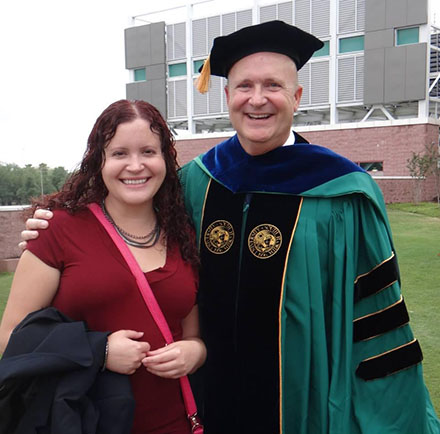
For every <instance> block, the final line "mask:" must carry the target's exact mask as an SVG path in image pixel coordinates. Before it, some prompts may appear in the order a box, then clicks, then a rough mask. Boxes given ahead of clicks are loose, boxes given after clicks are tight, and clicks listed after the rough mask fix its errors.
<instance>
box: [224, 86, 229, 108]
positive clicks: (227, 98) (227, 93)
mask: <svg viewBox="0 0 440 434" xmlns="http://www.w3.org/2000/svg"><path fill="white" fill-rule="evenodd" d="M225 95H226V103H227V104H229V87H228V85H226V86H225Z"/></svg>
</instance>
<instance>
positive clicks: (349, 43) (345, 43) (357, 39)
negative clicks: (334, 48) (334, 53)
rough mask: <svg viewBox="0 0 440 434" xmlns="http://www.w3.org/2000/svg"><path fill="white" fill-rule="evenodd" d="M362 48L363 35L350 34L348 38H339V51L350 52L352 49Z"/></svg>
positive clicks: (360, 49)
mask: <svg viewBox="0 0 440 434" xmlns="http://www.w3.org/2000/svg"><path fill="white" fill-rule="evenodd" d="M363 49H364V37H363V36H352V37H350V38H341V39H339V53H341V54H342V53H351V52H353V51H362V50H363Z"/></svg>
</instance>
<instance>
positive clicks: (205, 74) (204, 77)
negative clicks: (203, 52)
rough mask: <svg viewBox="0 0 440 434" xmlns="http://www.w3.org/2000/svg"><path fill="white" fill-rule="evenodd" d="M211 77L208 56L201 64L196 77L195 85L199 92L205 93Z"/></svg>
mask: <svg viewBox="0 0 440 434" xmlns="http://www.w3.org/2000/svg"><path fill="white" fill-rule="evenodd" d="M210 78H211V63H210V61H209V56H208V58H207V59H206V60H205V63H204V64H203V68H202V72H201V73H200V75H199V76H198V77H197V79H196V82H195V86H196V89H197V90H198V91H199V92H200V93H206V92H208V90H209V80H210Z"/></svg>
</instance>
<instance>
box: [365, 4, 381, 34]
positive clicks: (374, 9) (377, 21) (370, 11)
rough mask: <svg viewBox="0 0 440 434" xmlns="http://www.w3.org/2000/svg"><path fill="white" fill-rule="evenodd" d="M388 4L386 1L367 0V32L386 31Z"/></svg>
mask: <svg viewBox="0 0 440 434" xmlns="http://www.w3.org/2000/svg"><path fill="white" fill-rule="evenodd" d="M385 11H386V3H385V1H384V0H365V31H366V32H368V31H375V30H383V29H385Z"/></svg>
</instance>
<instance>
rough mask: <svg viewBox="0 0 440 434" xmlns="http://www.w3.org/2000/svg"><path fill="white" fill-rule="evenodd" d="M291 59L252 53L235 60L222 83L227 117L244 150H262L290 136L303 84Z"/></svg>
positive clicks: (256, 151) (252, 151)
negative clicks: (299, 80) (226, 80)
mask: <svg viewBox="0 0 440 434" xmlns="http://www.w3.org/2000/svg"><path fill="white" fill-rule="evenodd" d="M297 80H298V74H297V71H296V66H295V64H294V62H293V61H292V60H291V59H290V58H289V57H287V56H285V55H283V54H278V53H269V52H261V53H255V54H251V55H249V56H246V57H244V58H243V59H240V60H239V61H238V62H237V63H235V64H234V65H233V66H232V68H231V70H230V71H229V75H228V85H227V86H226V87H225V92H226V100H227V102H228V108H229V117H230V119H231V123H232V125H233V127H234V128H235V130H236V131H237V134H238V138H239V140H240V143H241V145H242V146H243V148H244V150H245V151H246V152H247V153H248V154H250V155H260V154H264V153H266V152H268V151H271V150H272V149H275V148H277V147H279V146H282V145H283V144H284V143H285V141H286V140H287V138H288V137H289V134H290V130H291V126H292V121H293V114H294V113H295V111H296V110H297V109H298V106H299V102H300V99H301V94H302V87H301V86H299V85H298V83H297Z"/></svg>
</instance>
